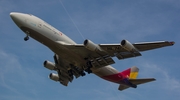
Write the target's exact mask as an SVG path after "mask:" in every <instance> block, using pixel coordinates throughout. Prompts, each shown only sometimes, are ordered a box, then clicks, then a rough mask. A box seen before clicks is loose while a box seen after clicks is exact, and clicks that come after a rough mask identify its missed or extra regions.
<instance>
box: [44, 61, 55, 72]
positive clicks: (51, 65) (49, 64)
mask: <svg viewBox="0 0 180 100" xmlns="http://www.w3.org/2000/svg"><path fill="white" fill-rule="evenodd" d="M44 67H46V68H47V69H49V70H55V69H56V66H55V63H52V62H50V61H44Z"/></svg>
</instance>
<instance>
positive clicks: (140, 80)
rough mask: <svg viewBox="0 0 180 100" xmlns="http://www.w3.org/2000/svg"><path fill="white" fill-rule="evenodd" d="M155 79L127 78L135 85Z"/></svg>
mask: <svg viewBox="0 0 180 100" xmlns="http://www.w3.org/2000/svg"><path fill="white" fill-rule="evenodd" d="M155 80H156V79H155V78H145V79H129V81H130V82H131V83H132V84H135V85H139V84H143V83H147V82H151V81H155Z"/></svg>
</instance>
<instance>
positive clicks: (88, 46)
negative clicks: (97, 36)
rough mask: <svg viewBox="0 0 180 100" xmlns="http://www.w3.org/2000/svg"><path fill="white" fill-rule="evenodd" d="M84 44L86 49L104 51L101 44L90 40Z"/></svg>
mask: <svg viewBox="0 0 180 100" xmlns="http://www.w3.org/2000/svg"><path fill="white" fill-rule="evenodd" d="M84 46H85V48H86V49H88V50H91V51H103V50H102V49H101V47H100V46H99V45H97V44H95V43H93V42H92V41H90V40H85V41H84Z"/></svg>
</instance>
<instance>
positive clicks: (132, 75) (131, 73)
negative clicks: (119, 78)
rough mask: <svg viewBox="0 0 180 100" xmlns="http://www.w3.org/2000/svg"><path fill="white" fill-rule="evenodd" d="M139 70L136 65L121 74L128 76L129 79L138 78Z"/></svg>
mask: <svg viewBox="0 0 180 100" xmlns="http://www.w3.org/2000/svg"><path fill="white" fill-rule="evenodd" d="M138 71H139V69H138V68H137V67H135V66H134V67H131V68H129V69H127V70H124V71H122V72H121V74H123V75H124V76H125V77H127V78H129V79H136V77H137V75H138Z"/></svg>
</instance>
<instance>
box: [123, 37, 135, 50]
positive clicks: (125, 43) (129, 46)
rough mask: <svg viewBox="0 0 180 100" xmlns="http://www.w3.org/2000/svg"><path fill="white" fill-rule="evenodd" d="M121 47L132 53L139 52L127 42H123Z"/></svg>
mask: <svg viewBox="0 0 180 100" xmlns="http://www.w3.org/2000/svg"><path fill="white" fill-rule="evenodd" d="M121 45H122V47H123V48H124V49H126V50H127V51H130V52H137V51H138V50H137V49H136V48H135V47H134V46H133V44H131V43H130V42H129V41H127V40H122V41H121Z"/></svg>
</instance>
